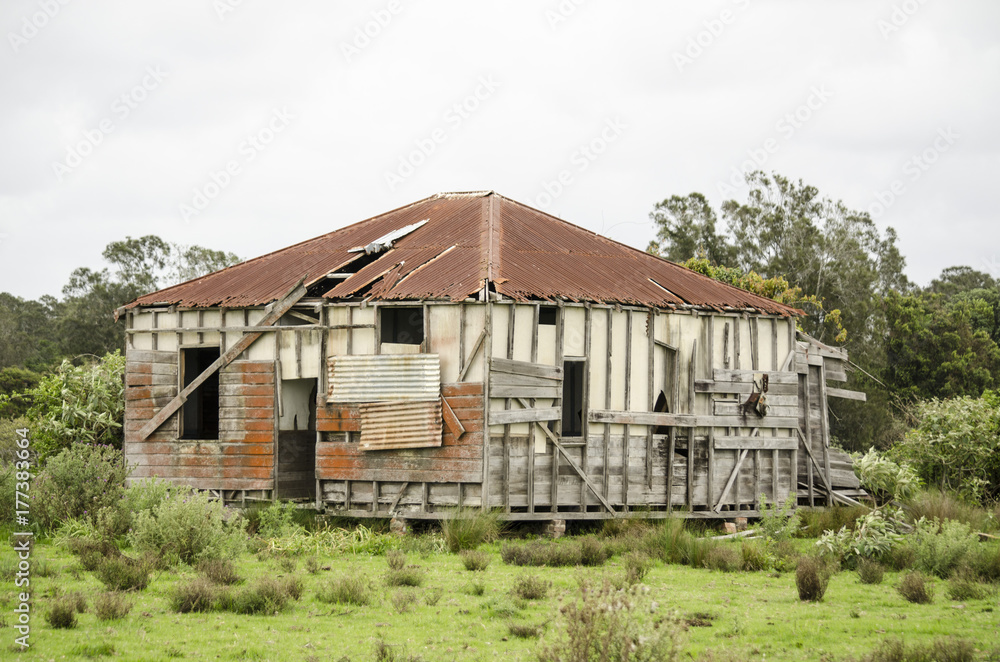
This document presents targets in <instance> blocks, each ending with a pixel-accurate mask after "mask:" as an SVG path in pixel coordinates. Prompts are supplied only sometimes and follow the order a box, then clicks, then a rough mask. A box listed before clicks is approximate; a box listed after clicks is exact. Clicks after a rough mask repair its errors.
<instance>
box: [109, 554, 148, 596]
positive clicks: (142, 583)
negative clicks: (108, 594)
mask: <svg viewBox="0 0 1000 662" xmlns="http://www.w3.org/2000/svg"><path fill="white" fill-rule="evenodd" d="M150 570H151V568H150V564H149V563H148V562H147V561H146V560H145V559H143V560H136V559H131V558H129V557H127V556H112V557H109V558H106V559H104V561H103V562H102V563H101V564H100V565H99V566H98V567H97V572H96V574H97V578H98V579H100V580H101V583H103V584H104V585H105V586H106V587H107V588H108V589H110V590H112V591H141V590H143V589H144V588H146V587H147V586H149V573H150Z"/></svg>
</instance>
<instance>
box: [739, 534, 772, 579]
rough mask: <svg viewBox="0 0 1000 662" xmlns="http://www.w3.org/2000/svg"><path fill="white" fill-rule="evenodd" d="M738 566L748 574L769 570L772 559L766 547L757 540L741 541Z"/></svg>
mask: <svg viewBox="0 0 1000 662" xmlns="http://www.w3.org/2000/svg"><path fill="white" fill-rule="evenodd" d="M740 565H741V567H742V568H743V569H744V570H746V571H748V572H760V571H762V570H770V569H771V567H772V566H773V565H774V559H773V558H772V557H771V553H770V551H768V548H767V545H766V544H764V543H762V542H761V541H759V540H743V541H742V542H741V543H740Z"/></svg>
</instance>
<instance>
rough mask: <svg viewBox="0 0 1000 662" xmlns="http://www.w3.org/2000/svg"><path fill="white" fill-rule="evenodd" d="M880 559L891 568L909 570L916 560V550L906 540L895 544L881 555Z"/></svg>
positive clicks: (898, 570)
mask: <svg viewBox="0 0 1000 662" xmlns="http://www.w3.org/2000/svg"><path fill="white" fill-rule="evenodd" d="M882 561H883V562H884V563H885V564H886V566H888V567H889V568H892V569H893V570H895V571H897V572H900V571H903V570H910V569H911V568H913V566H914V565H915V564H916V562H917V552H916V550H914V549H913V546H912V545H910V544H909V543H907V542H904V543H903V544H901V545H896V546H895V547H893V548H892V549H890V550H889V551H888V552H887V553H886V554H884V555H883V556H882Z"/></svg>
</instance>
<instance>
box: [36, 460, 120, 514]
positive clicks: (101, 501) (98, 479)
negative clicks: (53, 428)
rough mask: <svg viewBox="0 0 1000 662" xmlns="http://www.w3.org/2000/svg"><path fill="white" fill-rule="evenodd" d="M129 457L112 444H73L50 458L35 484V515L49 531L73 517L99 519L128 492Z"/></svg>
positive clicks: (114, 506)
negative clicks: (104, 510)
mask: <svg viewBox="0 0 1000 662" xmlns="http://www.w3.org/2000/svg"><path fill="white" fill-rule="evenodd" d="M127 476H128V469H127V468H126V467H125V456H124V455H123V454H122V452H121V451H120V450H117V449H115V448H112V447H111V446H101V445H96V446H91V445H87V444H73V445H72V446H71V447H69V448H67V449H65V450H63V451H60V452H59V454H58V455H56V456H55V457H52V458H50V459H49V461H48V462H47V463H46V465H45V468H44V469H43V470H42V471H41V473H39V474H38V477H37V478H36V479H35V481H34V483H33V484H32V486H31V488H32V494H31V514H32V516H33V517H35V518H36V521H38V523H39V524H40V525H41V526H42V528H44V529H47V530H53V529H54V528H55V527H56V526H57V525H58V524H60V523H62V522H65V521H67V520H70V519H82V520H84V521H88V522H91V523H93V522H95V521H96V519H97V515H98V513H99V512H100V511H101V510H103V509H106V508H112V509H113V508H117V507H118V505H119V503H120V502H121V499H122V496H123V494H124V493H125V478H126V477H127Z"/></svg>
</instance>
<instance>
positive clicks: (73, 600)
mask: <svg viewBox="0 0 1000 662" xmlns="http://www.w3.org/2000/svg"><path fill="white" fill-rule="evenodd" d="M65 598H66V599H67V600H69V601H70V604H72V605H73V608H74V609H76V613H78V614H86V613H87V598H86V596H84V594H83V593H80V592H79V591H74V592H73V593H68V594H66V596H65Z"/></svg>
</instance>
